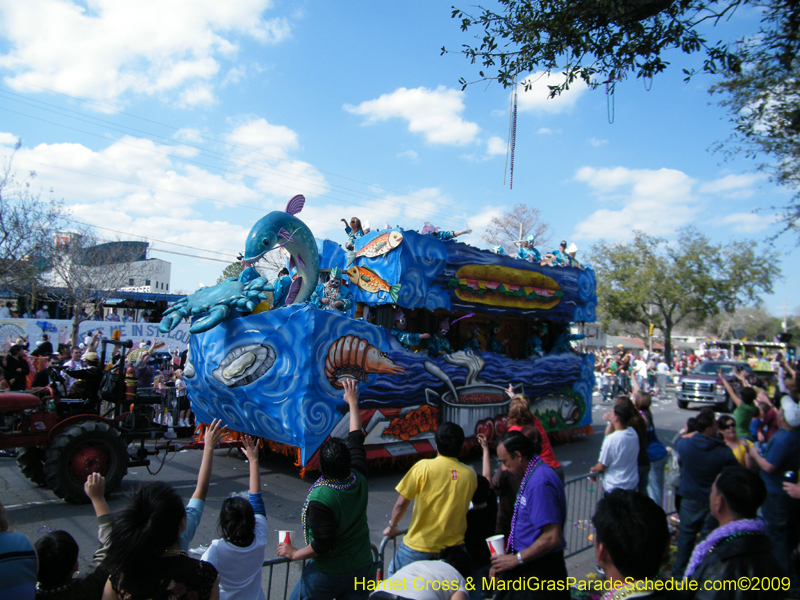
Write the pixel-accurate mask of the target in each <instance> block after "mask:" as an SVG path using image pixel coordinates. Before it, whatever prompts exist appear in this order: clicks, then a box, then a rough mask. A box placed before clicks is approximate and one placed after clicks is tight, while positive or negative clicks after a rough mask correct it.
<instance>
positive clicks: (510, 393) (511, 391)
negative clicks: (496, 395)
mask: <svg viewBox="0 0 800 600" xmlns="http://www.w3.org/2000/svg"><path fill="white" fill-rule="evenodd" d="M506 394H508V397H509V398H513V397H514V396H515V395H516V392H515V391H514V384H513V383H509V384H508V387H507V388H506Z"/></svg>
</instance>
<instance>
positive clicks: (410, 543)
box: [383, 423, 478, 577]
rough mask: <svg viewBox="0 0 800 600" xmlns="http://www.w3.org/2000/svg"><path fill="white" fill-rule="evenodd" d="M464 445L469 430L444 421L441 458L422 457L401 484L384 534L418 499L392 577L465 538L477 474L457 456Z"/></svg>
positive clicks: (391, 568) (438, 436)
mask: <svg viewBox="0 0 800 600" xmlns="http://www.w3.org/2000/svg"><path fill="white" fill-rule="evenodd" d="M463 445H464V430H463V429H461V427H460V426H459V425H456V424H455V423H442V424H441V425H440V426H439V429H438V430H437V431H436V450H437V456H436V458H430V459H425V460H420V461H418V462H417V463H416V464H415V465H414V466H413V467H411V469H410V470H409V472H408V473H406V476H405V477H403V479H402V481H400V483H399V484H398V485H397V488H396V489H397V491H398V492H399V494H400V496H399V497H398V498H397V502H396V503H395V505H394V508H393V509H392V516H391V518H390V519H389V526H388V527H387V528H386V529H385V530H384V532H383V534H384V535H393V534H396V533H397V525H398V524H399V523H400V520H401V519H402V518H403V515H405V513H406V509H408V505H409V504H411V501H412V500H414V499H416V502H414V510H413V512H412V513H411V525H410V527H409V528H408V533H407V534H406V536H405V538H404V539H403V541H402V542H400V545H399V546H398V547H397V552H396V553H395V555H394V558H393V559H392V562H391V564H390V565H389V570H388V574H387V577H391V576H392V574H393V573H394V572H395V571H397V570H399V569H402V568H403V567H405V566H406V565H408V564H411V563H412V562H415V561H418V560H431V559H435V558H439V553H440V552H441V551H442V550H443V549H445V548H449V547H452V546H461V545H463V544H464V533H465V532H466V530H467V511H468V510H469V503H470V500H472V495H473V494H474V493H475V490H476V489H477V487H478V478H477V476H476V475H475V471H474V470H473V468H472V467H470V466H468V465H465V464H464V463H462V462H459V460H458V455H459V454H460V453H461V447H462V446H463Z"/></svg>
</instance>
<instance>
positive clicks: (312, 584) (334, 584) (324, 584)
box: [290, 560, 373, 600]
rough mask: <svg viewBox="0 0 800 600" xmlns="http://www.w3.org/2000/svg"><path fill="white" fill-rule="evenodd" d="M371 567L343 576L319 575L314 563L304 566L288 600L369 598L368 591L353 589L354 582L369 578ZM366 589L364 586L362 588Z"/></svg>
mask: <svg viewBox="0 0 800 600" xmlns="http://www.w3.org/2000/svg"><path fill="white" fill-rule="evenodd" d="M372 568H373V567H372V565H370V566H368V567H364V568H363V569H359V570H358V571H353V572H352V573H346V574H344V575H329V574H328V573H321V572H320V571H318V570H317V568H316V567H315V566H314V561H313V560H312V561H311V562H309V563H307V564H306V568H305V569H303V575H302V576H301V577H300V581H298V582H297V585H295V586H294V589H293V590H292V595H291V597H290V600H333V599H334V598H336V599H337V600H359V599H362V598H367V597H369V590H366V589H361V586H359V589H358V590H356V589H355V580H356V579H361V578H362V577H365V578H369V575H370V573H371V571H372ZM364 587H366V586H364Z"/></svg>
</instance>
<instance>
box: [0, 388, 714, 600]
mask: <svg viewBox="0 0 800 600" xmlns="http://www.w3.org/2000/svg"><path fill="white" fill-rule="evenodd" d="M598 398H599V397H598V396H595V404H594V406H593V410H592V415H593V423H594V429H595V432H596V433H595V434H594V435H589V436H584V437H581V438H579V439H577V440H574V441H572V442H571V443H568V444H558V445H556V446H555V448H554V450H555V453H556V456H557V457H558V459H559V460H560V461H561V462H562V463H563V464H564V465H565V471H566V475H567V479H570V478H572V477H577V476H579V475H583V474H586V473H588V471H589V468H590V467H591V466H592V465H594V464H595V462H596V461H597V457H598V455H599V452H600V445H601V443H602V437H603V436H602V433H603V429H604V426H605V423H604V422H603V421H602V415H603V413H604V412H606V411H607V410H608V409H609V408H610V406H611V405H610V404H605V405H603V404H602V403H597V400H598ZM697 408H698V407H696V405H692V407H691V408H689V409H686V410H681V409H678V408H677V405H676V404H675V401H674V399H673V397H672V394H669V395H668V397H667V398H666V399H665V400H664V401H663V402H659V403H655V404H654V405H653V418H654V420H655V424H656V429H657V431H658V435H659V438H660V439H661V440H662V441H664V442H665V443H668V441H669V440H671V439H672V437H673V436H674V435H675V433H676V432H677V431H678V430H679V429H680V428H681V427H683V425H684V424H685V422H686V419H687V418H688V417H690V416H691V415H692V414H694V413H696V411H697ZM200 459H201V451H199V450H192V451H181V452H179V453H177V454H171V455H170V460H169V461H168V462H166V463H165V464H164V465H163V468H162V470H161V471H160V472H159V473H158V474H157V475H155V476H153V475H150V474H149V473H148V470H147V468H145V467H134V468H132V469H130V470H129V472H128V475H127V476H126V478H125V480H124V481H123V484H122V490H121V491H120V492H118V493H115V494H113V495H112V496H111V498H109V505H110V507H111V510H112V511H114V510H116V509H119V508H120V507H121V506H123V505H124V503H125V501H126V500H125V494H126V492H129V491H131V490H132V489H134V488H135V486H137V485H138V484H139V483H141V482H145V481H152V480H154V479H158V480H161V481H167V482H169V483H171V484H172V485H173V486H174V487H175V489H176V490H177V491H178V493H179V494H180V495H181V497H183V498H184V499H185V500H186V501H187V502H188V500H189V498H190V497H191V495H192V492H193V491H194V487H195V482H196V478H197V470H198V468H199V466H200ZM467 462H468V463H469V464H471V465H472V466H473V467H475V468H476V469H477V470H478V471H480V461H479V456H478V455H475V456H474V457H472V458H471V459H469V460H467ZM260 465H261V478H262V486H263V493H264V502H265V504H266V507H267V515H268V523H269V530H270V534H269V535H270V545H269V546H268V550H267V558H271V557H274V556H275V550H274V548H275V547H276V546H277V531H278V530H281V529H290V530H294V531H296V533H297V535H298V536H301V535H302V532H301V526H300V511H301V509H302V507H303V502H304V500H305V498H306V494H307V492H308V488H309V486H310V484H311V481H312V480H308V481H304V480H302V479H301V478H300V477H299V476H298V473H297V469H296V468H295V467H294V466H293V465H292V464H291V462H290V461H289V459H287V458H285V457H283V456H280V455H277V454H270V455H267V456H265V457H264V458H262V460H261V461H260ZM158 466H159V465H158V464H157V463H154V464H153V465H151V469H152V470H155V469H156V468H158ZM406 470H407V466H395V467H384V468H383V469H381V470H380V471H375V470H373V472H372V473H371V474H370V485H369V487H370V501H369V509H368V512H369V514H368V519H369V524H370V532H371V537H372V541H373V543H375V544H376V545H378V544H379V543H380V541H381V538H382V531H383V529H384V527H385V526H386V525H387V524H388V522H389V515H390V513H391V509H392V506H393V505H394V502H395V500H396V499H397V492H396V491H395V490H394V487H395V485H396V484H397V482H398V481H399V480H400V478H401V477H402V476H403V474H404V473H405V471H406ZM247 488H248V465H247V462H246V461H245V459H244V458H242V457H240V456H239V455H238V453H237V452H236V451H232V452H230V453H228V451H227V450H217V451H215V453H214V467H213V477H212V482H211V487H210V489H209V493H208V498H207V500H206V507H205V512H204V514H203V519H202V521H201V523H200V526H199V527H198V529H197V533H196V535H195V538H194V541H193V543H192V545H191V548H193V549H196V548H199V547H201V546H203V545H207V544H208V543H209V542H210V541H211V540H212V539H214V538H215V537H218V534H217V532H216V525H217V519H218V516H219V507H220V505H221V503H222V501H223V500H224V499H225V498H227V497H228V496H229V495H230V494H233V493H242V492H246V491H247ZM0 501H2V503H3V504H4V505H5V507H6V510H7V511H8V518H9V523H10V525H11V527H12V529H16V530H17V531H20V532H22V533H24V534H25V535H27V536H28V538H29V539H31V541H34V542H35V540H36V539H38V538H39V537H40V536H41V535H43V534H44V533H45V532H47V531H49V530H51V529H52V530H55V529H64V530H67V531H69V532H70V533H71V534H72V535H73V537H74V538H75V540H76V541H77V542H78V545H79V546H80V550H81V552H80V563H81V564H82V565H85V564H87V563H88V561H89V560H90V558H91V555H92V553H93V552H94V550H95V549H96V547H97V541H96V539H97V538H96V535H97V526H96V521H95V519H94V513H93V511H92V507H91V505H90V504H86V505H80V506H76V505H70V504H67V503H65V502H63V501H61V500H59V499H58V498H56V497H55V496H54V494H53V493H52V492H50V491H47V490H42V489H39V488H37V487H36V486H35V485H34V484H33V483H31V482H30V481H28V480H27V479H26V478H25V477H23V476H22V474H21V473H20V472H19V469H18V468H17V466H16V461H15V459H13V458H9V457H0ZM410 515H411V510H409V511H408V513H407V515H406V517H405V518H404V520H403V523H402V526H401V527H402V528H405V527H407V525H408V522H409V519H410ZM583 554H591V553H583ZM299 568H300V567H299V565H297V566H294V567H293V568H292V570H291V571H290V583H289V584H290V585H291V584H292V582H293V581H294V580H295V579H296V577H297V573H298V572H299ZM579 570H580V571H581V572H580V573H575V575H576V576H582V575H584V573H585V571H583V567H580V568H579ZM284 572H285V567H281V570H280V571H276V575H275V576H276V579H279V580H280V581H279V582H277V583H276V582H273V594H274V593H276V592H277V593H278V594H279V595H278V596H277V597H278V598H281V597H282V591H283V590H282V588H283V580H284V577H285V576H284V574H283V573H284ZM571 574H573V573H571ZM264 586H265V590H266V587H267V573H265V577H264ZM276 588H280V589H276Z"/></svg>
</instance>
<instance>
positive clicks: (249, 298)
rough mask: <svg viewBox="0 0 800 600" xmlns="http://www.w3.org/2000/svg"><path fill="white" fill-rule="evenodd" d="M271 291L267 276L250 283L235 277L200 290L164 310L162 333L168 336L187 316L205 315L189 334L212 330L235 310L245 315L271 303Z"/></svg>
mask: <svg viewBox="0 0 800 600" xmlns="http://www.w3.org/2000/svg"><path fill="white" fill-rule="evenodd" d="M271 291H272V284H271V283H269V282H268V281H267V278H266V277H258V278H256V279H253V280H252V281H250V282H248V283H244V282H242V281H239V280H238V279H237V278H236V277H231V278H230V279H226V280H225V281H223V282H222V283H219V284H217V285H215V286H213V287H207V288H202V289H199V290H197V291H196V292H195V293H194V294H191V295H189V296H186V297H184V298H181V299H180V300H178V301H177V302H176V303H175V304H174V305H172V306H171V307H169V308H168V309H167V310H165V311H164V318H163V319H161V323H159V325H158V330H159V331H161V332H162V333H167V332H169V331H172V330H173V329H175V328H176V327H177V326H178V325H179V324H180V322H181V321H182V320H183V319H185V318H187V317H192V316H195V315H205V316H203V317H200V318H199V319H197V320H196V321H195V322H194V323H192V326H191V327H190V328H189V332H190V333H202V332H204V331H208V330H209V329H211V328H212V327H216V326H217V325H219V324H220V323H221V322H222V321H224V320H225V319H226V318H227V317H228V315H229V314H230V312H231V308H235V309H236V310H238V311H240V312H244V313H251V312H253V310H254V309H255V307H256V304H258V303H259V302H263V301H265V300H267V299H268V296H267V292H271Z"/></svg>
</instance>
